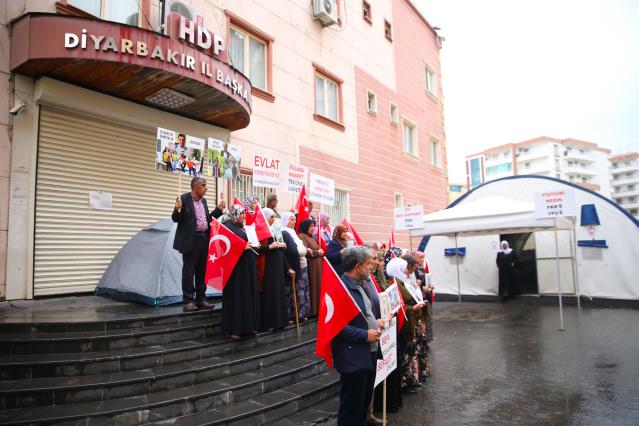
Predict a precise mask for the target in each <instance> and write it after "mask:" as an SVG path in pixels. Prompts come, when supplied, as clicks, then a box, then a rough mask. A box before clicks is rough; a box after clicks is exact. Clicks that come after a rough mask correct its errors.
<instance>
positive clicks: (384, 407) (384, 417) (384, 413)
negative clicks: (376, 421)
mask: <svg viewBox="0 0 639 426" xmlns="http://www.w3.org/2000/svg"><path fill="white" fill-rule="evenodd" d="M382 407H383V408H382V423H383V424H384V426H386V379H384V400H383V403H382Z"/></svg>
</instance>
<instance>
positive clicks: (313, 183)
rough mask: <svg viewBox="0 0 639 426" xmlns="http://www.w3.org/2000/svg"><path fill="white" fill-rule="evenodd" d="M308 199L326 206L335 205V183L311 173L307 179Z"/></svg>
mask: <svg viewBox="0 0 639 426" xmlns="http://www.w3.org/2000/svg"><path fill="white" fill-rule="evenodd" d="M308 199H309V200H311V201H315V202H317V203H320V204H325V205H327V206H333V205H335V181H334V180H333V179H329V178H327V177H324V176H320V175H316V174H315V173H311V174H310V177H309V190H308Z"/></svg>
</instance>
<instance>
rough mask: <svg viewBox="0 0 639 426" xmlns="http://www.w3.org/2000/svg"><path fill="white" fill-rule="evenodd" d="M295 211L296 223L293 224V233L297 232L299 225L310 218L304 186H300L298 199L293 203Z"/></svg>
mask: <svg viewBox="0 0 639 426" xmlns="http://www.w3.org/2000/svg"><path fill="white" fill-rule="evenodd" d="M295 210H297V221H296V222H295V232H299V228H300V223H302V222H303V221H305V220H306V219H308V218H309V217H311V213H310V212H309V211H308V197H307V196H306V185H302V189H301V190H300V195H299V198H298V199H297V203H295Z"/></svg>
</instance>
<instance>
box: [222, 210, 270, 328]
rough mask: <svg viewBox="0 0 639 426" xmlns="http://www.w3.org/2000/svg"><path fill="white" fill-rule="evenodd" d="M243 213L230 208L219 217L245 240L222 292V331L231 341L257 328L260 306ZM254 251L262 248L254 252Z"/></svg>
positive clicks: (253, 260)
mask: <svg viewBox="0 0 639 426" xmlns="http://www.w3.org/2000/svg"><path fill="white" fill-rule="evenodd" d="M245 220H246V211H245V209H244V206H242V205H239V204H236V205H232V206H230V208H229V209H228V210H227V211H226V212H225V214H224V216H223V217H222V222H223V223H224V225H225V226H226V227H227V228H228V229H229V231H231V232H232V233H234V234H235V235H237V236H238V237H240V238H241V239H243V240H244V241H246V242H247V243H246V248H245V249H244V253H242V256H240V259H239V260H238V261H237V263H236V264H235V268H233V272H232V273H231V276H230V278H229V280H228V282H227V283H226V286H224V290H223V292H222V330H223V331H224V333H225V334H226V335H227V336H228V337H230V338H231V339H233V340H237V339H239V338H240V337H241V336H242V335H247V334H252V333H255V332H256V331H257V330H259V329H260V303H259V299H258V294H257V272H256V269H255V258H256V257H257V255H256V254H255V252H254V251H253V250H252V249H251V246H250V244H249V243H248V238H247V237H246V232H245V230H244V221H245ZM257 250H258V252H260V251H262V248H261V247H260V248H258V249H257Z"/></svg>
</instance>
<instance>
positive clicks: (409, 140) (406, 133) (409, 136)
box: [402, 120, 417, 156]
mask: <svg viewBox="0 0 639 426" xmlns="http://www.w3.org/2000/svg"><path fill="white" fill-rule="evenodd" d="M402 140H403V143H404V152H405V153H407V154H411V155H415V156H416V155H417V134H416V131H415V125H414V124H413V123H411V122H409V121H407V120H404V125H403V126H402Z"/></svg>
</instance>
